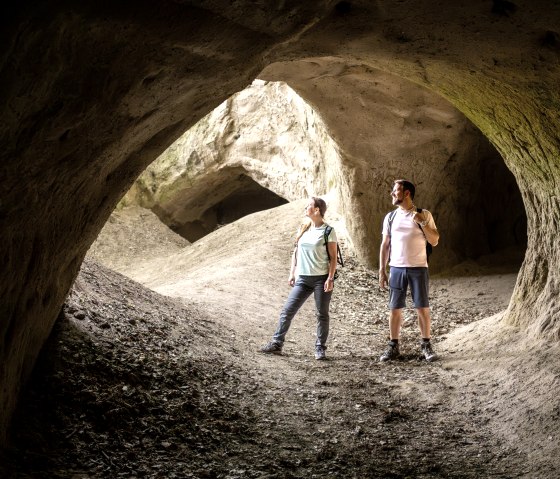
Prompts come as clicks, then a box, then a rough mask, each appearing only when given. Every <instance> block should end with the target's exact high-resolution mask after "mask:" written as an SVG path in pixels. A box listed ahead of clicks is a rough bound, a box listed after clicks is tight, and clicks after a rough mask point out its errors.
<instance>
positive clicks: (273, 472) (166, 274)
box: [0, 205, 560, 479]
mask: <svg viewBox="0 0 560 479" xmlns="http://www.w3.org/2000/svg"><path fill="white" fill-rule="evenodd" d="M290 208H294V207H293V206H289V205H287V206H286V207H281V208H280V209H279V210H280V212H281V213H282V214H281V215H279V214H278V212H275V213H274V214H270V213H269V214H266V213H259V214H257V215H251V217H248V218H247V219H243V220H241V221H240V222H238V224H237V225H236V226H233V225H230V226H231V228H236V229H235V230H234V232H235V234H233V233H232V230H231V229H229V230H228V228H230V227H229V226H228V227H224V228H221V229H220V230H219V231H217V232H215V233H213V234H212V235H210V236H211V237H207V238H206V239H205V240H204V241H201V242H200V244H199V245H197V243H198V242H197V243H195V244H193V245H192V246H189V245H184V247H182V249H180V248H179V249H177V248H176V246H177V243H175V242H173V241H171V242H170V244H174V245H175V246H173V248H172V251H168V252H167V253H165V254H163V252H162V251H158V255H150V251H153V250H152V249H151V248H152V246H154V243H150V244H146V245H145V247H144V248H138V247H136V246H134V247H133V246H132V245H128V246H129V248H128V249H127V251H129V252H131V253H130V254H127V253H122V252H121V254H120V257H121V259H122V256H123V255H125V256H127V257H128V261H124V260H123V261H121V269H122V270H124V269H127V268H128V270H127V271H126V272H127V273H128V274H129V276H136V277H137V279H142V281H143V282H144V283H145V284H150V286H151V287H152V288H154V289H156V290H159V291H160V292H166V293H167V294H170V292H175V294H173V296H175V298H171V297H169V296H162V295H161V294H159V293H157V292H155V291H154V290H150V289H147V288H146V287H145V286H142V285H141V284H139V283H137V282H135V281H132V280H131V279H129V278H126V277H124V276H122V275H121V274H119V273H117V272H115V271H112V270H110V269H108V268H107V267H106V266H102V265H101V264H99V263H98V262H97V261H98V260H103V261H105V262H106V263H107V262H109V259H110V257H111V256H114V257H119V254H118V253H117V249H118V248H116V246H115V249H114V250H111V249H110V248H106V249H105V250H104V252H103V254H101V253H99V254H97V256H96V255H95V254H90V257H89V258H88V259H87V260H86V261H85V262H84V264H83V267H82V270H81V272H80V275H79V277H78V279H77V280H76V283H75V285H74V287H73V289H72V291H71V293H70V295H69V297H68V299H67V301H66V304H65V306H64V309H63V312H62V313H61V315H60V317H59V319H58V321H57V323H56V326H55V329H54V331H53V334H52V337H51V340H50V342H49V344H48V345H47V346H46V348H45V350H44V352H43V354H42V356H41V358H40V360H39V362H38V366H37V369H36V371H35V375H34V377H33V379H32V381H30V384H29V387H28V390H27V391H26V392H25V395H24V400H23V402H22V404H21V407H20V410H19V412H18V415H17V417H16V420H15V422H14V428H13V441H12V447H11V448H10V449H8V450H6V451H4V452H3V456H2V459H3V460H2V464H3V470H1V471H0V472H3V475H2V477H14V478H43V477H44V478H75V479H78V478H93V477H95V478H98V477H99V478H105V477H111V478H116V477H127V478H133V477H153V478H174V477H176V478H230V479H233V478H304V477H305V478H309V477H344V478H346V477H353V478H366V477H380V478H381V477H382V478H406V477H410V478H412V477H414V478H447V477H457V478H480V477H500V478H510V477H511V478H513V477H546V478H547V477H556V476H555V473H556V472H555V471H557V470H558V469H557V467H558V454H557V452H558V445H557V444H558V435H557V433H558V415H559V410H558V407H557V406H556V405H555V404H556V402H555V400H554V397H555V396H554V394H553V391H554V389H555V386H558V384H557V383H555V382H554V381H556V382H557V381H558V378H559V377H560V376H558V374H557V373H558V371H557V369H556V366H555V364H558V361H557V358H558V354H557V353H558V351H556V350H554V348H552V347H551V348H548V349H549V352H548V353H547V354H548V356H546V357H545V356H543V357H542V358H541V359H540V360H539V361H537V362H536V363H532V362H531V361H530V360H529V359H528V358H531V356H530V354H528V353H527V351H530V350H531V347H530V346H531V345H528V344H527V343H526V342H525V343H523V341H521V340H519V338H518V335H517V333H516V332H515V331H513V330H508V329H507V328H506V327H505V326H503V325H500V323H499V321H498V319H499V315H497V316H492V315H495V314H496V313H499V311H501V310H503V309H504V308H505V307H506V306H507V303H508V299H509V295H510V294H511V290H512V288H513V284H514V281H515V274H514V273H511V272H507V271H499V270H496V269H492V270H490V269H488V268H486V269H484V268H480V266H479V267H475V265H473V264H470V265H467V266H466V267H465V268H464V270H463V273H465V274H464V275H463V276H461V277H456V276H449V275H447V276H442V277H439V278H433V281H432V299H431V301H432V308H433V330H434V344H435V348H436V350H437V351H438V352H439V353H440V355H441V359H440V360H439V361H438V362H435V363H426V362H425V361H422V360H420V358H419V356H418V347H417V339H418V338H417V327H416V324H415V320H414V315H413V311H412V310H407V313H406V316H405V317H406V319H405V324H404V328H403V338H402V344H403V346H402V352H403V353H404V356H403V358H402V360H399V361H395V362H391V363H388V364H386V363H384V364H381V363H379V362H378V361H377V357H378V355H379V353H380V352H381V351H382V349H383V347H384V344H385V341H386V335H387V320H386V316H387V313H386V307H385V304H386V293H384V292H382V291H380V290H379V288H378V286H377V276H376V273H374V272H372V271H369V270H367V269H366V268H364V267H363V266H361V265H359V264H358V263H357V262H356V261H355V260H354V259H353V258H351V257H349V258H347V260H348V261H347V265H346V266H345V268H344V269H343V271H342V274H341V276H340V278H339V279H338V280H337V282H336V287H335V296H334V299H333V303H332V321H331V335H330V346H329V349H328V351H327V353H328V360H327V361H324V362H318V361H315V360H314V358H313V354H312V353H313V348H312V345H313V340H314V338H313V329H314V319H313V314H312V308H311V305H310V304H309V305H305V306H304V308H302V311H301V312H300V314H299V315H298V317H297V318H296V320H294V324H293V327H292V330H291V331H290V336H289V340H288V342H287V343H286V345H285V349H284V354H283V355H282V356H272V357H271V356H266V355H263V354H261V353H259V352H258V347H259V346H260V345H261V344H263V343H264V342H265V341H267V340H268V339H269V336H270V334H271V333H272V330H273V329H274V326H275V322H276V317H277V313H278V310H279V308H280V307H281V305H282V300H283V298H284V296H285V294H286V293H287V291H288V286H287V285H285V284H284V283H285V276H286V274H287V265H286V264H285V260H286V256H289V249H290V246H289V242H288V245H287V246H282V247H279V246H278V245H280V244H284V243H286V239H285V238H284V237H283V236H282V235H278V236H277V237H273V238H271V240H270V241H269V242H257V246H255V249H254V250H253V249H251V248H253V247H252V246H249V244H250V242H249V241H247V238H246V236H244V233H242V232H243V231H249V232H250V236H251V238H253V239H255V238H257V239H258V238H261V235H265V234H267V231H268V230H269V229H270V227H271V222H272V221H273V222H274V223H273V224H274V227H275V228H276V227H280V228H282V227H286V226H287V225H286V224H283V223H282V221H287V222H288V223H289V222H290V221H293V220H289V219H288V220H281V218H285V217H287V218H290V217H291V216H290V215H291V214H293V212H294V211H295V210H292V209H290ZM133 217H134V218H136V216H134V215H132V216H131V218H133ZM292 217H293V215H292ZM122 218H123V217H121V220H122ZM124 223H127V224H131V222H127V221H126V219H125V220H124ZM114 224H115V223H113V225H114ZM149 224H152V223H151V222H150V221H148V220H146V221H145V222H144V226H145V227H146V228H147V227H148V226H147V225H149ZM286 230H288V229H286ZM110 234H114V232H112V233H110ZM148 236H149V235H148ZM269 237H270V236H269ZM106 239H107V237H105V240H106ZM100 241H103V238H100ZM136 241H139V240H137V239H132V238H131V239H129V242H130V243H133V242H136ZM150 241H151V240H150ZM156 243H157V242H156ZM269 243H270V244H269ZM104 244H105V245H107V244H110V243H104ZM218 244H222V245H224V244H227V250H228V251H227V254H226V255H225V256H226V257H227V258H224V259H222V260H219V257H220V254H219V253H218V252H217V251H216V245H218ZM94 250H95V248H94ZM97 251H98V252H99V251H100V250H99V249H98V250H97ZM121 251H122V250H121ZM160 253H162V254H160ZM434 254H435V253H434ZM133 257H134V258H136V259H137V261H136V262H135V261H132V259H133ZM142 258H143V260H142ZM193 258H197V261H193ZM235 258H238V259H235ZM239 258H241V259H239ZM243 258H244V261H242V259H243ZM247 258H250V259H251V261H249V263H250V269H251V271H252V273H253V274H252V275H249V274H248V272H247V271H246V270H243V268H242V266H241V265H243V264H245V263H247V262H248V261H247ZM141 260H142V261H143V262H142V265H140V262H141ZM217 262H220V263H221V264H222V266H221V267H216V263H217ZM135 265H136V267H135ZM156 265H157V266H158V267H156ZM189 265H190V266H189ZM280 265H284V266H280ZM164 266H165V267H164ZM219 271H221V276H220V275H219V274H218V272H219ZM476 271H478V274H473V273H475V272H476ZM481 271H482V272H485V273H487V274H480V273H481ZM205 273H206V274H205ZM466 273H469V274H466ZM488 273H491V274H488ZM210 282H211V283H212V284H211V285H210V284H209V283H210ZM181 291H182V294H177V292H181ZM482 318H489V319H482ZM481 345H482V346H481ZM555 361H556V362H555ZM508 365H509V366H510V367H511V368H512V369H511V370H508ZM536 373H538V374H536ZM556 389H557V388H556ZM535 444H539V450H538V452H539V453H538V454H536V453H535V448H534V445H535Z"/></svg>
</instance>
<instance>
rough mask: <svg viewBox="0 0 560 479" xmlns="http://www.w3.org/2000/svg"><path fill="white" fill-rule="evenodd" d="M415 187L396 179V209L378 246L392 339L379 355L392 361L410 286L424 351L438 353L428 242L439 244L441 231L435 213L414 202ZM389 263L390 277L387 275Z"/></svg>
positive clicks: (429, 356) (431, 358)
mask: <svg viewBox="0 0 560 479" xmlns="http://www.w3.org/2000/svg"><path fill="white" fill-rule="evenodd" d="M414 193H415V187H414V185H413V184H412V183H411V182H410V181H406V180H396V181H395V183H394V185H393V190H392V191H391V197H392V202H393V205H395V206H398V208H397V209H396V210H395V211H392V212H390V213H388V214H387V215H386V216H385V219H384V220H383V232H382V233H383V241H382V242H381V247H380V249H379V285H380V286H381V288H383V289H386V288H387V284H389V309H390V311H391V315H390V318H389V329H390V341H389V343H388V345H387V350H386V351H385V352H384V353H383V354H382V355H381V357H380V358H379V360H380V361H390V360H392V359H396V358H398V357H399V356H400V352H399V337H400V331H401V326H402V319H403V318H402V309H403V308H404V307H405V305H406V301H405V300H406V291H407V288H408V286H410V292H411V295H412V301H413V303H414V307H415V309H416V312H417V314H418V326H419V327H420V334H421V335H422V343H421V351H422V355H423V357H424V358H425V359H426V360H427V361H434V360H435V359H437V355H436V354H435V353H434V351H433V349H432V345H431V343H430V322H431V318H430V305H429V301H428V291H429V284H428V282H429V280H428V254H427V251H426V247H427V245H426V242H428V243H430V245H432V246H436V245H437V244H438V241H439V233H438V230H437V228H436V224H435V222H434V218H433V217H432V214H431V213H430V212H429V211H428V210H421V211H418V209H417V208H416V207H415V206H414V203H413V200H414ZM387 263H389V268H390V269H389V279H387Z"/></svg>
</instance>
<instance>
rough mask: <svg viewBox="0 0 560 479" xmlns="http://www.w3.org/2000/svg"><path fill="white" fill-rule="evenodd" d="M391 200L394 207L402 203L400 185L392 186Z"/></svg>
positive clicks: (402, 197) (402, 193)
mask: <svg viewBox="0 0 560 479" xmlns="http://www.w3.org/2000/svg"><path fill="white" fill-rule="evenodd" d="M391 198H392V200H393V204H394V205H400V204H402V202H403V201H404V191H403V187H402V185H400V184H399V183H395V184H394V185H393V191H391Z"/></svg>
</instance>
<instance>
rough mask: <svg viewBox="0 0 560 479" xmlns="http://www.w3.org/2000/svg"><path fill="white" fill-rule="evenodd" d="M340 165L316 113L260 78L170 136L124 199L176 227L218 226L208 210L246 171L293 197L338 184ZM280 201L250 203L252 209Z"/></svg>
mask: <svg viewBox="0 0 560 479" xmlns="http://www.w3.org/2000/svg"><path fill="white" fill-rule="evenodd" d="M339 165H340V158H339V153H338V150H337V148H336V145H335V143H334V141H333V140H332V139H331V138H330V136H329V135H328V133H327V131H326V129H325V126H324V124H323V121H322V120H321V118H320V117H318V115H317V114H316V113H315V112H314V111H313V110H312V109H311V108H310V107H309V106H308V105H307V104H306V103H305V102H304V101H303V100H302V99H301V98H300V97H299V96H298V95H297V94H296V93H295V92H294V91H293V90H292V89H290V88H289V87H288V86H287V85H286V84H285V83H278V82H273V83H266V82H263V81H258V80H257V81H255V82H254V83H253V85H251V86H249V87H247V88H246V89H244V90H243V91H241V92H239V93H237V94H235V95H233V97H231V98H230V99H228V100H227V101H225V102H224V103H222V104H221V105H220V106H218V108H216V109H215V110H213V111H212V112H211V113H210V114H209V115H207V116H205V117H204V118H203V119H202V120H200V121H199V122H198V123H197V124H196V125H195V126H194V127H193V128H191V129H190V130H189V131H187V132H186V133H185V134H184V135H182V136H181V137H180V138H179V139H178V140H177V141H176V142H174V143H173V145H171V147H170V148H169V149H168V150H166V151H165V152H164V153H163V154H162V155H161V156H160V157H158V158H157V160H156V161H154V162H153V163H152V164H151V165H150V166H149V167H148V168H147V169H146V171H145V172H144V173H143V174H142V175H141V176H140V178H139V179H138V180H137V181H136V182H135V184H134V186H133V188H132V189H131V191H129V192H128V193H127V195H126V196H125V198H124V199H123V203H124V204H130V203H132V204H138V205H141V206H143V207H145V208H150V209H153V210H154V211H155V212H156V213H157V214H158V216H159V217H160V218H161V219H162V221H164V222H165V223H166V224H168V225H170V226H172V227H173V228H174V229H176V230H181V229H182V227H183V225H185V224H187V223H191V222H194V221H203V222H205V223H209V224H210V225H211V224H212V222H213V223H214V225H215V224H216V219H215V218H208V217H207V216H208V210H209V209H210V208H211V207H212V206H213V205H215V204H217V203H219V202H221V201H223V200H224V199H225V198H227V197H228V196H230V195H231V194H233V193H235V192H247V191H248V190H249V189H250V188H252V186H251V183H252V182H251V181H248V179H249V178H250V179H252V180H253V181H254V182H256V183H258V184H259V185H261V186H262V187H263V188H266V189H268V190H270V191H272V192H274V193H275V194H276V195H278V196H280V197H282V198H284V199H285V200H288V201H292V200H295V199H300V198H306V197H308V196H311V195H324V194H326V193H327V192H329V191H330V190H333V189H335V180H334V177H333V172H334V171H336V170H337V169H338V168H339ZM252 197H255V195H250V196H249V198H248V201H251V199H252ZM279 204H281V203H280V202H276V204H274V203H273V202H272V201H271V202H270V205H267V204H261V205H255V209H253V211H258V210H259V209H262V208H261V207H264V206H278V205H279ZM187 236H188V235H187Z"/></svg>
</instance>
